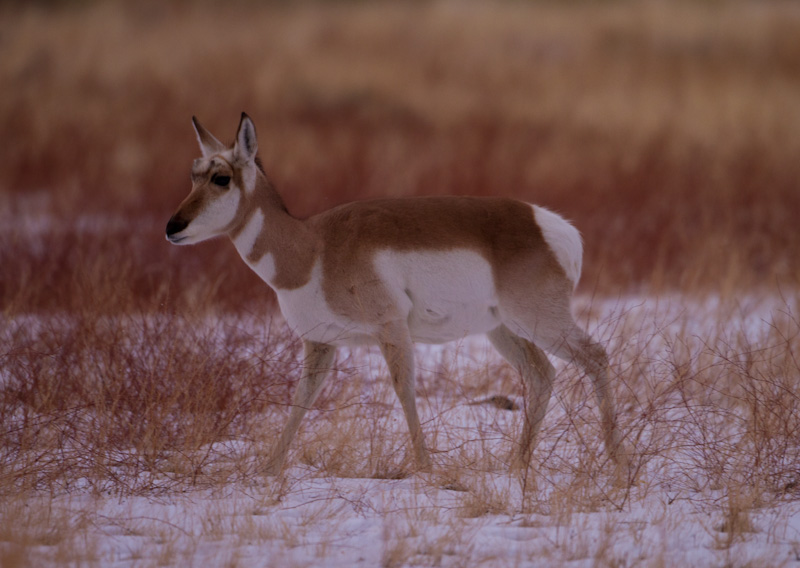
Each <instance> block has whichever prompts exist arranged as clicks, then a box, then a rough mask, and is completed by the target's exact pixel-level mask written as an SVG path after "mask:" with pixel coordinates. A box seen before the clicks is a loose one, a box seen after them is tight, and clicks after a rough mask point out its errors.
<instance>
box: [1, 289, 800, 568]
mask: <svg viewBox="0 0 800 568" xmlns="http://www.w3.org/2000/svg"><path fill="white" fill-rule="evenodd" d="M794 302H795V301H794V300H793V299H786V298H780V297H772V296H771V297H769V298H767V299H764V298H763V297H762V298H755V297H754V298H752V299H748V298H744V299H740V300H738V301H733V302H732V301H726V302H721V301H719V300H708V301H705V302H698V301H694V300H686V299H684V298H681V297H679V296H675V297H671V298H666V299H664V298H662V299H660V300H655V299H652V298H623V299H614V300H603V301H600V300H591V299H589V298H579V299H578V301H577V302H576V305H575V312H576V314H577V315H578V317H579V319H580V320H581V322H582V324H584V325H586V326H587V327H588V328H589V329H590V330H591V331H592V333H593V334H594V335H595V336H596V337H597V338H598V339H600V340H601V341H603V342H604V343H605V344H606V345H608V347H609V351H610V353H611V354H612V356H611V358H612V373H613V374H614V375H615V376H617V378H618V380H619V381H620V382H621V384H622V385H623V387H624V388H619V389H618V393H619V398H620V400H621V403H620V406H621V408H620V414H621V416H622V417H623V418H622V420H623V424H624V428H625V430H626V433H627V434H626V435H627V436H628V440H629V442H630V444H631V445H632V446H633V447H634V448H635V450H634V452H635V453H636V455H637V458H636V459H635V460H634V461H635V463H636V465H637V468H638V469H637V471H636V473H635V483H634V484H633V485H632V486H631V487H630V488H628V487H617V486H614V484H613V482H612V479H611V476H610V475H608V471H604V466H607V464H606V462H605V459H604V457H603V456H602V452H599V451H598V452H596V453H595V452H593V450H592V448H594V447H595V446H598V445H600V441H599V440H600V436H599V432H598V431H597V425H596V423H592V420H594V418H593V417H594V416H595V414H596V413H595V412H594V410H593V409H592V404H593V403H592V402H591V400H590V399H591V397H588V399H589V401H588V402H586V401H585V400H583V399H584V398H586V394H587V393H589V392H590V390H589V389H588V386H587V385H585V384H584V383H585V382H586V381H585V380H583V379H582V378H581V377H580V376H579V375H578V374H577V373H576V371H575V370H574V369H573V368H572V366H571V365H565V364H563V363H560V362H556V365H557V370H558V372H559V378H558V379H557V384H556V386H555V393H554V397H553V400H552V401H551V405H550V410H549V413H548V416H547V418H546V419H545V422H546V423H545V426H544V427H543V431H542V437H541V439H540V443H539V447H538V448H537V451H536V455H535V457H534V465H533V467H532V470H531V472H530V474H529V475H523V474H522V473H520V472H508V471H507V469H504V468H503V467H502V462H503V459H504V456H505V453H506V452H507V451H508V450H509V449H510V447H511V446H512V444H511V441H512V440H513V439H514V437H515V436H516V434H515V433H516V432H518V430H519V427H520V416H519V412H513V411H506V410H501V409H499V408H495V407H493V406H490V405H473V404H470V402H475V401H476V400H479V399H481V398H482V397H483V396H484V395H491V394H501V395H503V396H508V397H509V398H510V399H511V400H516V398H517V397H518V396H519V391H514V390H513V389H512V388H510V387H509V386H508V385H509V384H513V383H512V382H511V381H510V380H509V379H508V377H507V371H505V370H503V369H504V368H503V366H502V363H501V361H500V360H499V359H498V358H497V356H496V355H495V354H494V353H493V352H492V351H491V349H490V348H489V347H488V345H487V343H486V342H485V341H484V340H483V339H481V338H469V339H466V340H464V341H463V342H459V343H456V344H451V345H445V346H433V347H430V346H420V347H418V350H417V357H418V361H417V365H418V367H419V369H420V385H419V391H420V392H419V393H418V399H419V404H420V413H421V415H422V418H423V423H424V428H425V430H426V435H427V436H429V438H430V440H431V441H432V443H431V446H432V447H433V448H435V451H436V453H435V454H434V461H435V463H436V465H437V467H436V469H435V470H434V472H433V473H431V474H413V475H405V476H404V475H397V476H392V475H386V476H380V477H398V478H395V479H389V478H376V476H362V477H353V476H348V475H342V474H341V472H347V471H360V470H358V468H357V467H355V466H352V464H351V466H348V467H350V469H348V467H338V469H337V468H336V467H334V466H332V465H331V464H332V463H334V461H335V460H334V459H333V458H331V457H330V456H327V457H326V455H324V452H325V451H326V448H328V449H330V447H331V445H333V446H336V445H337V444H339V445H340V446H337V447H339V448H340V449H341V448H345V449H344V450H341V451H345V450H346V449H347V447H348V446H347V442H346V441H345V442H342V441H341V440H338V438H337V437H336V436H335V435H334V434H332V433H330V432H326V430H328V429H332V428H337V427H341V428H349V427H351V426H352V425H353V424H356V425H361V426H363V427H365V428H368V429H370V428H371V429H374V430H375V432H374V433H373V434H374V435H375V436H380V435H383V436H386V437H387V438H388V439H390V440H394V441H393V442H392V443H393V444H395V446H396V447H397V448H400V449H401V450H402V448H403V447H404V445H405V438H404V436H407V434H406V432H405V423H404V420H403V416H402V413H401V411H400V409H399V404H396V403H395V402H394V401H393V399H392V396H391V393H390V389H389V388H387V387H385V383H386V381H385V369H384V367H383V363H382V362H381V360H380V357H379V355H378V353H377V352H376V351H375V350H370V349H366V348H359V349H354V350H352V351H349V352H344V353H342V354H340V355H339V358H338V360H337V361H338V364H339V366H340V367H341V369H342V370H341V371H340V372H338V373H337V374H336V375H335V376H334V377H333V378H332V381H333V382H334V383H335V382H336V381H345V380H354V381H357V382H358V383H359V387H358V392H357V394H356V395H355V398H354V395H352V393H351V394H350V395H348V396H346V397H345V401H344V402H342V400H341V399H336V398H335V397H331V398H329V399H327V400H325V397H323V400H322V402H321V403H320V405H321V408H320V407H319V406H320V405H318V408H316V409H315V410H312V411H311V412H309V414H308V416H307V417H306V421H305V423H304V428H303V429H301V432H300V434H299V435H298V437H297V439H296V440H295V443H294V446H293V449H292V452H291V453H290V456H289V462H288V465H287V468H286V470H285V471H284V472H283V474H282V475H281V476H279V477H277V478H267V477H260V476H257V475H253V476H239V477H237V476H232V479H234V481H232V482H230V483H215V484H210V485H204V484H203V483H199V484H198V487H199V488H196V489H193V488H183V489H181V490H180V491H177V490H176V491H166V492H163V493H155V494H148V493H146V492H145V493H143V494H137V493H132V494H126V493H125V492H124V491H119V490H118V489H117V490H115V491H112V493H111V494H105V493H98V492H97V491H94V492H91V493H88V492H86V491H82V490H80V489H75V490H72V491H61V492H59V494H58V495H56V496H52V495H47V496H44V495H37V494H32V495H30V496H26V497H25V499H24V501H23V500H14V499H9V500H8V501H7V502H6V504H5V506H4V508H5V511H4V513H5V514H4V515H3V519H4V522H9V520H12V519H13V518H14V515H15V513H14V511H17V514H18V515H19V518H20V519H21V523H20V524H21V526H20V528H19V531H18V534H24V533H25V529H24V526H22V525H25V523H30V524H33V523H32V522H31V521H30V518H31V516H32V515H34V513H33V512H34V511H35V512H36V513H35V514H36V515H42V516H44V518H45V522H44V523H40V524H39V525H38V526H39V527H40V528H38V529H37V530H38V531H39V532H40V533H41V532H42V530H43V529H42V528H41V525H42V524H43V525H44V526H52V531H53V533H58V531H61V532H60V534H50V535H49V538H47V536H48V535H47V531H44V533H45V534H44V535H41V534H40V537H39V538H31V537H30V535H27V537H26V540H25V543H24V544H19V543H16V544H15V543H14V542H12V541H11V537H10V536H8V535H12V536H13V535H14V534H15V533H14V529H13V528H6V529H4V531H3V532H2V534H3V535H6V538H7V542H0V551H3V554H4V555H5V556H2V557H0V560H2V559H3V558H5V559H14V558H19V559H21V560H20V562H21V563H22V564H23V565H24V564H27V563H31V564H50V565H60V564H62V563H70V564H81V565H86V564H88V565H102V566H155V565H158V566H172V565H174V566H275V567H292V566H315V567H316V566H332V567H350V566H387V567H389V566H398V567H399V566H576V567H577V566H596V565H608V566H795V565H800V493H798V484H800V463H798V455H799V454H798V448H800V431H794V432H793V433H791V432H790V433H789V435H788V436H786V440H784V442H785V443H784V445H783V446H781V448H782V452H783V454H782V455H781V456H779V459H778V458H776V459H777V461H778V462H779V463H776V464H772V465H770V466H769V467H770V468H772V469H769V471H766V470H765V468H766V466H763V465H762V464H761V463H754V462H753V460H751V459H750V457H751V455H754V454H755V453H756V450H757V449H758V448H755V447H753V444H754V443H760V442H758V441H756V440H757V439H756V438H754V437H753V436H755V435H754V434H752V433H749V430H748V428H749V427H748V424H749V423H750V421H751V420H754V418H753V417H752V416H751V415H750V414H748V413H747V410H746V408H744V409H743V408H740V406H739V405H738V403H737V402H736V401H737V400H745V399H744V398H742V397H744V395H742V394H741V393H740V390H737V389H744V390H742V391H741V392H745V393H746V392H749V391H747V388H748V385H747V384H746V383H744V384H740V383H741V381H742V377H745V379H746V378H747V377H748V376H751V377H753V378H754V380H756V381H764V384H765V385H767V387H770V388H772V387H775V388H784V389H785V387H786V385H789V387H788V388H790V389H791V388H792V387H798V386H800V376H798V372H799V371H800V369H798V367H797V364H796V362H795V363H794V365H792V364H791V361H792V360H793V358H794V357H795V356H797V352H796V349H797V347H798V345H799V344H798V339H797V337H798V335H800V326H798V324H797V318H796V314H797V306H796V305H795V303H794ZM241 325H243V326H250V325H254V324H253V323H252V322H247V323H242V324H241ZM250 349H252V353H254V354H255V353H257V352H258V349H257V346H250ZM554 362H555V361H554ZM787 374H789V375H792V376H785V375H787ZM501 375H502V376H501ZM448 377H450V378H451V379H447V378H448ZM456 379H457V380H460V381H463V382H464V383H465V384H467V387H464V389H463V390H462V389H459V388H457V387H453V385H452V384H450V385H449V386H448V384H447V381H448V380H456ZM442 381H444V382H445V383H446V384H442ZM686 381H689V383H690V384H689V386H681V385H684V383H685V382H686ZM481 382H482V383H483V387H481V388H479V387H477V386H475V385H476V384H478V383H481ZM667 383H669V385H670V386H669V387H667V386H665V385H666V384H667ZM759 384H760V383H759ZM470 385H472V386H470ZM676 385H677V386H676ZM328 388H329V389H331V390H334V391H335V390H336V389H337V388H338V387H337V385H335V384H334V385H328ZM765 388H766V387H765ZM704 389H705V390H704ZM696 391H700V392H696ZM706 391H707V392H706ZM712 391H713V392H712ZM759 392H760V393H761V394H759V396H761V397H766V396H767V394H768V393H766V391H764V392H761V391H759ZM387 393H388V394H387ZM686 396H691V397H693V398H692V402H690V403H687V402H686V400H685V398H686ZM781 396H788V397H790V398H789V399H783V398H781V399H776V400H789V401H790V402H788V403H787V404H789V405H790V406H791V407H790V408H789V410H787V414H786V415H785V416H784V421H785V422H786V423H787V424H790V425H797V424H798V420H797V416H796V413H797V412H798V406H800V405H798V404H797V403H796V401H797V398H798V397H800V389H798V388H795V389H794V391H793V392H790V393H783V394H782V395H781ZM682 397H683V399H684V400H683V402H681V398H682ZM715 397H716V398H715ZM726 397H729V398H733V399H735V400H734V402H732V403H731V402H728V398H726ZM737 397H739V398H737ZM337 400H338V402H337ZM354 400H356V401H357V402H358V404H354V403H353V401H354ZM748 400H749V399H748ZM753 400H762V398H758V397H755V398H754V399H753ZM764 400H766V399H764ZM770 400H772V399H770ZM362 404H363V405H364V406H363V407H362V406H360V405H362ZM582 406H587V410H586V411H585V412H584V411H583V409H581V408H578V409H577V410H576V407H582ZM746 406H747V404H746V403H744V407H746ZM354 408H355V410H354ZM364 408H367V409H368V410H366V411H365V410H363V409H364ZM359 409H361V410H359ZM376 409H377V410H376ZM720 409H723V410H724V412H723V411H721V410H720ZM359 412H360V414H359ZM348 413H351V414H352V416H350V414H348ZM353 413H354V414H353ZM281 416H284V414H283V412H281ZM348 416H350V418H348ZM787 416H788V418H786V417H787ZM281 420H282V418H281ZM279 423H280V420H277V421H275V423H274V425H275V426H276V427H277V426H279ZM270 428H272V426H270ZM270 431H272V432H274V431H275V430H274V428H273V429H272V430H270ZM576 432H577V433H576ZM782 435H783V434H782ZM792 435H793V436H794V442H792V439H791V436H792ZM365 439H368V438H365ZM337 440H338V441H337ZM359 440H361V438H359ZM758 440H760V438H759V439H758ZM354 443H355V442H354ZM357 443H358V444H362V443H366V442H361V441H359V442H357ZM251 445H252V444H251V441H248V440H230V441H226V442H224V443H218V444H216V446H217V447H216V448H215V454H214V455H218V456H228V457H230V456H240V457H239V458H237V459H239V462H238V463H246V462H248V460H250V462H257V461H258V460H259V459H261V458H262V457H263V456H259V452H260V451H261V450H263V449H264V448H268V447H269V440H266V441H264V443H263V447H259V449H258V450H256V451H255V452H253V451H252V450H251V449H250V446H251ZM392 451H393V450H391V449H390V450H388V453H389V454H391V452H392ZM248 452H250V455H249V457H247V458H241V456H243V455H246V454H248ZM487 453H488V454H497V456H498V457H497V458H496V459H495V458H492V459H493V461H491V460H489V458H483V457H481V456H483V455H484V454H487ZM368 454H369V451H368V450H364V451H363V452H361V453H359V452H358V451H351V453H350V454H348V455H350V456H351V459H353V460H354V461H358V460H360V459H363V460H368V459H369V455H368ZM320 456H322V457H320ZM353 456H355V457H353ZM587 456H588V457H587ZM222 459H223V458H222V457H221V458H220V460H222ZM398 459H399V460H400V463H402V459H400V458H398ZM484 459H485V461H481V460H484ZM715 460H718V461H719V468H718V474H715V473H714V471H717V470H715V468H714V467H713V466H712V464H711V463H709V462H711V461H713V462H715V463H716V461H715ZM472 464H474V467H473V466H472ZM498 464H501V465H498ZM214 467H215V464H214V463H211V464H209V466H208V468H207V469H206V470H205V472H206V473H207V472H208V471H212V470H213V469H214ZM220 467H222V466H220ZM378 469H380V468H378ZM389 469H391V467H389ZM765 471H766V473H765ZM337 472H338V473H337ZM201 475H203V474H202V473H201ZM765 480H772V481H771V483H770V484H769V486H766V482H765ZM762 484H764V485H763V486H762ZM37 534H39V533H37ZM22 546H24V550H23V549H22V548H21V547H22ZM15 555H16V556H15ZM9 565H12V564H10V563H9Z"/></svg>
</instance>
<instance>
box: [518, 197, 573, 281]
mask: <svg viewBox="0 0 800 568" xmlns="http://www.w3.org/2000/svg"><path fill="white" fill-rule="evenodd" d="M531 207H532V208H533V215H534V219H536V224H537V225H539V228H540V229H541V230H542V235H543V236H544V240H545V241H547V244H548V246H549V247H550V250H552V251H553V254H555V255H556V259H557V260H558V263H559V264H560V265H561V268H563V269H564V272H565V273H566V274H567V278H569V279H570V280H571V281H572V285H573V287H574V286H577V285H578V280H580V277H581V264H582V263H583V242H582V241H581V234H580V233H579V232H578V230H577V229H576V228H575V227H573V226H572V225H571V224H570V223H569V222H568V221H566V220H565V219H564V218H562V217H561V216H560V215H557V214H555V213H553V212H552V211H549V210H548V209H545V208H544V207H539V206H538V205H531Z"/></svg>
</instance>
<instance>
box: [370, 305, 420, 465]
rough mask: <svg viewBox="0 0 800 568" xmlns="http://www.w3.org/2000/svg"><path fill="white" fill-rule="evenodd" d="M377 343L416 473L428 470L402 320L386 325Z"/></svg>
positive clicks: (410, 355)
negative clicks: (407, 434) (397, 402)
mask: <svg viewBox="0 0 800 568" xmlns="http://www.w3.org/2000/svg"><path fill="white" fill-rule="evenodd" d="M379 341H380V346H381V353H383V357H384V359H386V364H387V365H388V366H389V373H390V375H391V377H392V386H393V387H394V391H395V392H396V393H397V397H398V398H399V399H400V404H401V405H402V407H403V412H404V413H405V415H406V421H407V422H408V430H409V432H410V433H411V444H412V447H413V448H414V458H415V460H416V462H417V468H418V469H419V470H420V471H430V470H431V458H430V456H429V455H428V449H427V448H426V447H425V438H424V435H423V433H422V427H421V426H420V424H419V415H418V414H417V403H416V400H415V394H414V383H415V380H414V345H413V343H412V341H411V334H410V333H409V331H408V325H407V324H406V323H405V322H404V321H394V322H390V323H388V324H386V325H385V326H384V328H383V330H382V331H381V334H380V337H379Z"/></svg>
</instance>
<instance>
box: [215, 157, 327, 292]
mask: <svg viewBox="0 0 800 568" xmlns="http://www.w3.org/2000/svg"><path fill="white" fill-rule="evenodd" d="M253 185H254V187H253V188H252V190H249V191H248V190H245V191H243V192H242V199H241V202H240V205H239V209H240V211H239V214H238V215H237V221H236V223H235V225H234V226H233V227H232V229H231V230H230V231H229V233H228V234H229V236H230V238H231V240H232V241H233V244H234V246H235V247H236V250H237V251H238V252H239V255H240V256H241V257H242V259H243V260H244V261H245V262H246V263H247V264H248V265H249V266H250V267H251V268H252V269H253V270H254V271H255V272H256V274H258V275H259V276H260V277H261V278H262V279H263V280H264V281H265V282H267V284H269V285H270V286H271V287H272V288H290V289H291V288H296V287H299V286H302V285H303V284H305V283H306V282H307V280H308V277H309V275H310V273H311V268H312V265H313V262H314V260H315V259H316V256H317V250H318V248H319V247H318V246H317V242H316V239H314V237H313V235H312V234H311V232H310V231H309V230H308V229H307V227H306V226H305V224H304V223H303V221H301V220H299V219H296V218H295V217H292V215H291V214H290V213H289V211H288V209H287V208H286V205H285V204H284V201H283V199H282V198H281V196H280V194H279V193H278V192H277V190H276V189H275V188H274V186H273V185H272V184H271V183H270V181H269V180H268V179H267V177H266V175H265V174H264V173H263V171H261V169H260V168H259V169H258V170H257V173H256V176H255V183H254V184H253Z"/></svg>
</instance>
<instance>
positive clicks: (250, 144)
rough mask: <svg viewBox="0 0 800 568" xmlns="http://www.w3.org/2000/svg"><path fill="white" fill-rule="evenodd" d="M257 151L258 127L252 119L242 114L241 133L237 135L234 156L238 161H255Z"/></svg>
mask: <svg viewBox="0 0 800 568" xmlns="http://www.w3.org/2000/svg"><path fill="white" fill-rule="evenodd" d="M257 151H258V140H257V139H256V127H255V125H254V124H253V121H252V120H251V119H250V117H249V116H247V114H245V113H242V120H241V121H240V122H239V131H238V132H237V133H236V143H235V144H234V145H233V156H234V158H235V159H236V160H240V161H242V162H249V161H252V160H254V159H255V157H256V152H257Z"/></svg>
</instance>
